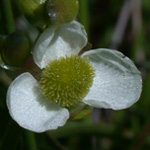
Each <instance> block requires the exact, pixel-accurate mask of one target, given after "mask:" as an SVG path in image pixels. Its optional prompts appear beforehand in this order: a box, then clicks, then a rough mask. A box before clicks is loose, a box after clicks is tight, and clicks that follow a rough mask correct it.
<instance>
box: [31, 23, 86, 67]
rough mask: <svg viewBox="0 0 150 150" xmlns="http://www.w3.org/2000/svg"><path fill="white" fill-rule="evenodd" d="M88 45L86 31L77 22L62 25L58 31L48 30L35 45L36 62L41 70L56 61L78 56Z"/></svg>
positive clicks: (34, 55)
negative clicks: (74, 55)
mask: <svg viewBox="0 0 150 150" xmlns="http://www.w3.org/2000/svg"><path fill="white" fill-rule="evenodd" d="M86 44H87V35H86V32H85V29H84V27H83V26H82V25H81V24H80V23H78V22H77V21H72V22H71V23H69V24H65V25H62V26H60V27H59V28H57V29H56V30H55V29H54V28H52V27H51V28H47V29H46V30H45V31H44V32H43V33H42V35H41V36H40V37H39V39H38V41H37V42H36V44H35V47H34V50H33V57H34V61H35V63H36V64H37V65H38V66H39V67H40V68H44V67H45V66H46V65H47V64H48V63H49V62H50V61H52V60H54V59H58V58H59V57H64V56H66V55H68V56H69V55H71V54H78V52H79V51H80V50H81V49H82V48H83V47H84V46H85V45H86Z"/></svg>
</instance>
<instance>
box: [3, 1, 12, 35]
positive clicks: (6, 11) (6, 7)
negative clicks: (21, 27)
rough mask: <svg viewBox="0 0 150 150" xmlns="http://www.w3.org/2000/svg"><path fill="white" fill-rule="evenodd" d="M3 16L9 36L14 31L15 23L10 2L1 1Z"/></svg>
mask: <svg viewBox="0 0 150 150" xmlns="http://www.w3.org/2000/svg"><path fill="white" fill-rule="evenodd" d="M2 8H3V15H4V16H5V18H4V19H5V24H6V29H7V33H8V34H10V33H12V32H14V31H15V23H14V19H13V13H12V7H11V2H10V0H2Z"/></svg>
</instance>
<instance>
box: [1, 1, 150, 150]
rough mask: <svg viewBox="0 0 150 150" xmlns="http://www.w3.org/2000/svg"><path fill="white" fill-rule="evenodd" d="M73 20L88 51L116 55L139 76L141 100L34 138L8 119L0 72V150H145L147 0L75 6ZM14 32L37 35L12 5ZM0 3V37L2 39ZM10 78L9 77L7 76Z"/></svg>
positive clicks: (149, 100) (148, 133) (149, 61)
mask: <svg viewBox="0 0 150 150" xmlns="http://www.w3.org/2000/svg"><path fill="white" fill-rule="evenodd" d="M79 3H80V10H79V15H78V17H77V20H78V21H80V22H81V23H82V24H83V25H84V26H85V28H86V31H87V33H88V39H89V42H90V43H92V48H98V47H101V48H112V49H117V50H119V51H121V52H123V53H124V54H125V55H127V56H128V57H129V58H131V59H132V60H133V61H134V63H135V64H136V65H137V67H138V68H139V70H140V71H141V73H142V76H143V92H142V95H141V98H140V100H139V101H138V102H137V103H136V104H134V105H133V106H132V107H130V108H129V109H126V110H121V111H113V110H104V109H93V112H92V114H91V115H89V116H87V117H85V118H84V119H82V120H70V121H68V122H67V124H66V125H65V126H64V127H61V128H59V129H57V130H52V131H48V132H45V133H40V134H37V133H33V132H30V131H27V130H25V129H23V128H21V127H19V126H18V125H17V124H16V123H15V122H14V121H13V120H12V119H11V117H10V116H9V114H8V109H7V106H6V92H7V88H8V86H9V83H10V79H9V77H8V76H7V75H6V71H5V70H4V69H2V68H0V150H130V149H133V150H136V149H137V150H149V149H150V117H149V116H150V115H149V114H150V0H141V1H140V0H105V1H104V0H79ZM11 4H12V8H13V13H14V19H15V23H16V28H17V29H18V30H23V31H26V33H27V34H29V32H30V31H31V30H32V34H31V33H30V35H29V36H30V39H31V40H32V39H34V35H35V34H36V29H35V28H33V27H32V26H31V25H30V24H28V26H26V25H25V24H24V23H22V21H21V19H20V18H22V14H21V12H20V10H19V9H18V7H17V5H16V3H15V1H14V0H12V1H11ZM2 10H3V8H2V5H1V2H0V34H1V35H2V34H6V25H5V23H4V22H5V20H4V14H3V12H2ZM9 73H10V72H9Z"/></svg>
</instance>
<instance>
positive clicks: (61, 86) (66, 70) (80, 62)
mask: <svg viewBox="0 0 150 150" xmlns="http://www.w3.org/2000/svg"><path fill="white" fill-rule="evenodd" d="M93 77H94V69H93V67H92V66H91V65H90V63H89V62H88V60H86V58H82V57H79V56H77V55H75V56H71V57H66V58H63V57H62V58H60V59H58V60H54V61H53V62H50V64H48V65H47V67H46V68H45V70H44V71H43V73H42V76H41V80H40V87H41V89H42V91H43V94H44V95H45V96H46V97H47V98H48V99H49V100H50V101H53V102H55V103H57V104H59V105H60V106H63V107H70V106H73V105H75V104H77V103H78V102H81V101H82V99H83V98H84V97H85V95H86V94H87V93H88V91H89V88H90V87H91V85H92V82H93Z"/></svg>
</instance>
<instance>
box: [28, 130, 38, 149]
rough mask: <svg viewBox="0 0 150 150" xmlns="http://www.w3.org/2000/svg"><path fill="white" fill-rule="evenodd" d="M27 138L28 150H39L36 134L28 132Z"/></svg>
mask: <svg viewBox="0 0 150 150" xmlns="http://www.w3.org/2000/svg"><path fill="white" fill-rule="evenodd" d="M25 138H26V142H27V149H28V150H37V147H36V141H35V137H34V133H33V132H31V131H28V130H26V131H25Z"/></svg>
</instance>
